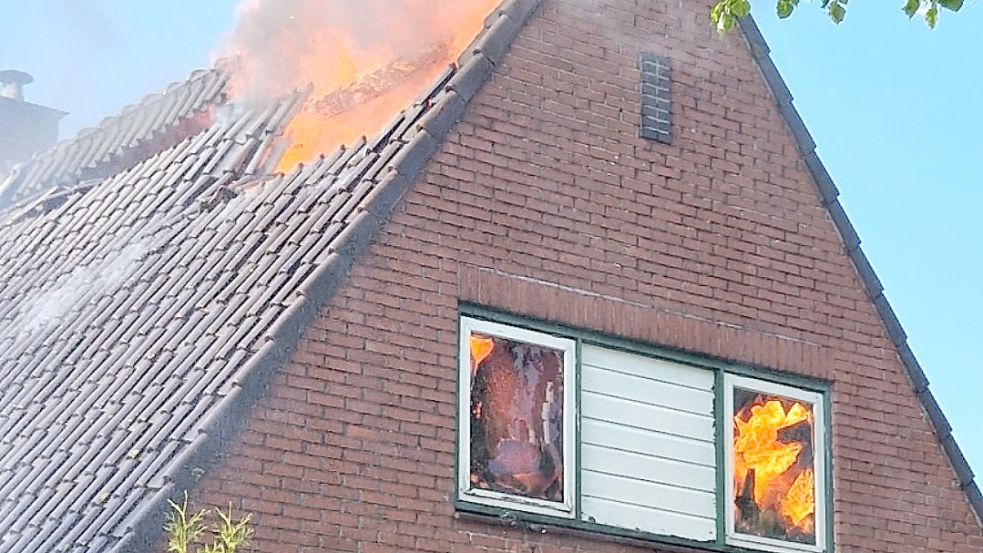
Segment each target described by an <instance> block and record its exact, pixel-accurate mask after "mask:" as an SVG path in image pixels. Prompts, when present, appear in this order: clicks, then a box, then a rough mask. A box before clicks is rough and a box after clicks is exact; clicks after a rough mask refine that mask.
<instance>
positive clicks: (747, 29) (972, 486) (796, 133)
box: [740, 16, 983, 525]
mask: <svg viewBox="0 0 983 553" xmlns="http://www.w3.org/2000/svg"><path fill="white" fill-rule="evenodd" d="M740 28H741V32H742V33H743V35H744V38H745V40H747V42H748V46H749V49H750V51H751V55H752V57H753V58H754V60H755V61H756V62H757V64H758V67H759V68H760V69H761V73H762V75H763V76H764V78H765V81H766V82H767V83H768V87H769V89H771V93H772V95H773V96H774V97H775V101H776V102H777V103H778V108H779V112H780V113H781V114H782V117H783V118H784V119H785V122H786V124H787V125H788V127H789V130H790V131H791V133H792V137H793V139H794V140H795V144H796V146H797V147H798V149H799V150H800V151H801V152H802V155H803V156H805V164H806V167H807V168H808V170H809V172H810V173H811V175H812V177H813V180H814V182H815V184H816V187H817V189H818V191H819V195H820V197H821V198H822V200H823V205H824V206H825V207H826V209H827V210H828V211H829V214H830V218H831V219H832V220H833V223H834V224H835V226H836V229H837V230H838V231H839V233H840V235H841V237H842V238H843V242H844V245H845V246H846V250H847V254H848V255H849V257H850V260H851V261H852V262H853V265H854V267H855V268H856V270H857V274H858V275H859V276H860V280H861V282H862V283H863V285H864V289H865V291H866V292H867V295H868V297H869V298H870V300H871V301H872V302H873V303H874V306H875V308H876V310H877V313H878V315H880V317H881V321H882V323H883V324H884V327H885V329H886V330H887V333H888V336H889V337H890V338H891V341H892V342H893V343H894V346H895V349H896V351H897V353H898V357H899V358H900V360H901V362H902V364H903V365H904V367H905V369H906V371H907V373H908V376H909V378H910V379H911V382H912V386H913V387H914V390H915V393H916V395H917V397H918V399H919V401H920V402H921V404H922V408H923V409H924V410H925V413H926V415H927V417H928V420H929V422H930V423H931V425H932V428H933V430H934V431H935V434H936V436H937V437H938V439H939V442H940V445H941V447H942V450H943V451H944V452H945V454H946V456H947V457H948V458H949V462H950V463H951V464H952V468H953V470H954V471H955V474H956V478H957V480H958V482H959V485H960V487H961V488H962V490H963V491H964V492H965V493H966V497H967V499H968V500H969V504H970V506H971V507H972V509H973V511H974V512H975V514H976V517H977V519H978V521H979V522H980V524H981V525H983V494H981V493H980V488H979V485H978V484H977V483H976V481H975V480H974V477H973V470H972V468H971V467H970V466H969V463H968V462H967V461H966V458H965V457H964V456H963V453H962V451H961V450H960V448H959V445H958V444H957V443H956V440H955V437H954V436H953V435H952V426H951V425H950V424H949V421H948V420H947V419H946V416H945V414H944V413H943V412H942V409H941V408H940V407H939V404H938V402H937V401H936V399H935V396H934V395H933V394H932V392H931V390H929V385H928V379H927V378H926V377H925V373H924V371H922V368H921V365H920V364H919V363H918V361H917V360H916V359H915V356H914V354H913V353H912V351H911V347H910V346H909V345H908V339H907V335H906V334H905V332H904V329H903V328H902V326H901V322H900V321H899V320H898V318H897V316H896V315H895V314H894V309H893V308H891V304H890V303H889V302H888V299H887V296H885V295H884V288H883V286H882V285H881V281H880V279H878V278H877V275H876V274H875V272H874V269H873V267H871V265H870V262H869V261H868V260H867V256H866V255H865V254H864V252H863V249H862V248H861V247H860V237H859V236H858V235H857V231H856V230H855V229H854V227H853V224H852V223H850V220H849V218H848V217H847V215H846V212H845V211H844V210H843V206H842V205H841V204H840V201H839V200H838V196H839V191H838V190H837V189H836V185H835V184H834V183H833V179H832V178H831V177H830V175H829V172H828V171H827V170H826V167H825V166H824V165H823V162H822V160H820V159H819V156H818V155H817V154H816V143H815V141H814V140H813V138H812V135H811V134H810V133H809V130H808V129H807V128H806V126H805V123H804V122H803V121H802V117H801V116H800V115H799V112H798V110H796V109H795V106H794V105H793V103H792V94H791V92H789V88H788V85H787V84H786V83H785V80H784V79H783V78H782V76H781V73H779V71H778V68H777V67H776V66H775V63H774V62H773V61H772V59H771V56H770V55H769V53H770V52H771V49H770V48H769V47H768V44H767V42H766V41H765V38H764V35H762V34H761V30H760V29H759V28H758V25H757V24H756V23H755V22H754V19H753V18H752V17H751V16H748V17H746V18H743V19H741V20H740Z"/></svg>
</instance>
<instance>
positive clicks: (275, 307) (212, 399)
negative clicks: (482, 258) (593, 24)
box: [0, 0, 539, 553]
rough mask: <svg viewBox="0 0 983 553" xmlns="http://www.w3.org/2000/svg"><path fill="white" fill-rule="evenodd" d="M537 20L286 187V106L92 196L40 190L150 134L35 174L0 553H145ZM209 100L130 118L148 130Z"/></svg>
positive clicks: (502, 23)
mask: <svg viewBox="0 0 983 553" xmlns="http://www.w3.org/2000/svg"><path fill="white" fill-rule="evenodd" d="M538 3H539V1H538V0H509V1H507V2H505V3H504V4H503V5H502V7H500V9H499V10H496V11H495V12H494V13H493V14H492V15H491V16H489V19H488V20H487V21H486V30H485V31H484V32H483V33H482V34H481V35H479V37H478V38H477V39H476V40H475V42H474V43H473V45H472V48H469V49H468V51H467V52H465V54H463V55H462V56H461V58H460V59H459V64H460V67H459V68H458V67H451V68H449V69H448V70H447V71H446V72H445V73H444V74H443V75H442V77H441V78H440V79H439V81H438V82H436V83H435V84H434V85H433V87H432V88H431V89H430V90H429V91H428V92H427V93H426V94H424V95H423V96H422V97H421V98H420V99H419V100H418V101H417V102H416V103H415V104H414V105H413V106H411V107H410V108H408V109H407V110H406V111H405V112H403V113H402V114H400V115H399V116H398V117H397V118H396V119H395V120H394V121H392V122H391V124H390V125H388V126H387V128H386V129H385V130H384V131H383V132H382V133H381V134H380V135H379V136H378V137H377V138H376V139H374V140H372V141H371V142H366V141H364V140H363V141H361V142H359V143H357V144H355V145H354V146H352V147H351V148H349V149H347V150H344V149H343V150H341V151H339V152H337V153H336V154H334V155H333V156H331V157H329V158H325V159H320V160H318V161H316V162H314V163H311V164H310V165H308V166H305V167H301V168H298V169H297V170H296V171H294V172H293V173H291V174H289V175H279V174H271V173H269V167H268V165H272V164H273V163H275V160H271V159H267V157H268V152H269V151H270V148H269V146H270V144H271V143H272V142H273V140H274V139H275V137H276V136H278V135H279V134H280V133H281V132H282V130H283V127H284V125H285V123H286V121H287V120H288V119H289V116H290V114H291V112H292V111H293V110H294V108H295V107H296V106H297V105H298V102H299V101H300V98H301V97H302V96H303V93H301V92H298V93H296V94H294V95H292V96H290V97H288V98H284V99H282V100H280V101H278V102H275V103H272V104H270V105H268V106H265V107H261V108H255V109H252V110H249V111H244V112H237V111H236V108H235V106H231V105H229V106H224V107H222V108H220V112H219V113H217V114H216V117H214V118H212V120H213V121H214V122H212V123H210V125H209V126H208V127H207V128H206V129H205V130H204V131H202V132H199V133H197V134H194V135H193V136H190V137H188V138H186V139H184V140H183V141H181V142H180V143H178V144H176V145H174V146H172V147H170V148H168V149H166V150H164V151H162V152H160V153H157V154H156V155H153V156H151V157H149V158H148V159H145V160H143V161H141V162H139V163H137V164H135V165H133V166H132V167H129V168H128V169H126V170H124V171H122V172H117V173H115V174H113V175H111V176H109V177H108V178H97V179H92V180H87V181H83V182H80V183H78V184H76V185H73V186H71V187H53V186H51V183H55V182H57V181H58V180H59V179H61V178H78V175H79V170H80V168H82V167H98V166H99V163H98V162H96V163H95V165H93V163H92V162H91V160H99V159H103V157H104V154H100V155H94V154H90V153H89V150H90V149H92V150H98V151H101V152H109V151H115V152H119V151H121V149H125V148H126V147H129V146H128V145H132V144H134V140H136V139H135V138H133V137H131V135H134V136H136V135H141V136H151V135H153V134H154V133H155V132H156V131H155V130H154V127H153V126H145V125H143V124H135V123H134V124H133V125H132V128H133V129H137V131H134V132H129V131H127V132H125V133H124V132H123V131H122V130H120V131H119V134H120V136H122V135H124V134H125V135H126V136H127V137H129V138H118V137H115V135H114V137H113V138H104V139H102V140H101V142H99V141H95V142H92V141H88V140H89V139H87V138H86V136H89V135H86V136H83V137H81V138H80V139H79V140H78V141H76V142H71V143H63V144H60V145H59V146H58V147H57V148H56V150H57V151H53V152H48V153H47V154H43V155H42V156H39V157H38V159H37V160H36V161H35V163H36V164H39V165H38V166H39V167H40V166H42V165H43V166H45V167H49V166H48V165H45V164H46V163H48V162H44V161H40V160H45V159H54V158H57V159H60V160H61V161H60V162H58V163H54V162H51V163H52V165H51V166H50V167H49V168H48V169H46V171H48V173H45V175H48V176H40V177H30V178H29V179H28V181H29V182H31V183H41V184H42V185H41V186H40V188H39V191H40V195H39V196H37V197H35V198H34V199H33V200H32V201H30V202H28V203H26V204H25V203H22V204H19V205H18V206H16V207H15V208H12V209H8V210H7V211H6V212H5V213H3V214H0V282H2V283H3V287H2V288H0V550H2V551H4V552H9V553H21V552H24V553H27V552H31V553H34V552H37V551H46V552H47V551H86V552H100V551H134V552H136V551H141V552H145V551H149V550H151V549H150V548H151V546H152V545H154V544H156V543H157V542H156V541H155V540H156V539H157V538H158V537H159V536H160V529H161V524H162V521H163V516H164V510H165V501H164V500H165V499H166V498H169V497H176V496H177V495H178V493H179V491H180V490H183V489H187V488H188V487H190V486H191V485H192V484H193V482H194V479H195V471H196V469H197V467H201V466H205V465H206V464H207V462H208V461H209V460H210V459H211V458H212V457H213V456H214V454H215V452H216V451H217V450H218V449H219V448H220V447H221V445H222V444H223V443H224V440H225V439H226V438H227V437H228V436H229V435H231V432H232V431H233V430H234V429H235V427H236V423H237V421H239V420H241V419H242V418H244V410H245V409H247V408H248V407H249V406H250V405H251V404H252V402H253V400H254V399H255V398H256V397H258V396H259V395H260V394H261V393H262V390H263V389H264V387H265V384H266V383H267V382H268V379H269V378H270V376H271V375H272V373H273V372H275V371H276V370H277V369H278V368H279V367H280V366H282V364H283V363H284V362H285V361H286V360H287V358H288V356H289V355H290V352H291V351H292V349H293V348H294V347H295V346H296V343H297V341H298V340H299V337H300V335H301V332H302V331H303V329H304V328H305V327H306V326H307V324H308V323H309V322H310V321H311V320H313V318H314V317H315V316H316V314H317V312H318V309H319V308H320V306H321V304H322V303H323V302H324V301H325V300H326V299H327V298H328V297H330V295H331V293H332V292H333V291H334V290H335V288H336V287H337V286H338V285H339V284H340V282H341V280H342V278H343V277H344V275H345V274H346V273H347V271H348V269H349V267H350V266H351V264H352V262H353V261H354V259H355V257H356V256H357V255H358V254H359V253H360V252H361V251H363V250H364V249H365V248H366V247H367V245H368V242H369V241H370V240H371V237H372V236H373V235H374V233H375V231H376V230H377V229H378V228H379V227H380V226H381V224H382V222H383V221H384V220H385V219H386V218H387V217H388V214H389V212H390V210H391V209H392V207H393V205H394V204H395V202H396V201H397V200H398V198H399V197H400V196H401V195H402V193H403V192H404V191H405V190H406V188H407V187H408V186H409V184H410V183H411V182H412V180H413V179H414V178H415V176H416V174H417V173H418V172H419V171H420V170H421V169H422V167H423V165H424V164H425V163H426V161H427V160H428V159H429V157H430V155H431V154H432V153H433V152H434V151H435V150H436V148H437V146H438V144H439V142H440V140H441V138H442V137H443V135H444V133H445V132H446V131H447V129H449V128H450V126H451V125H452V124H453V123H454V122H455V121H456V120H457V119H458V118H459V117H460V115H461V114H462V112H463V110H464V107H465V105H466V104H467V102H468V101H469V100H470V98H471V97H472V96H473V95H474V93H475V92H476V91H477V89H478V88H479V87H480V86H481V84H482V83H483V82H484V80H485V79H486V78H487V77H488V75H490V74H491V71H492V68H493V67H494V65H495V63H497V62H498V61H499V60H500V59H501V57H502V56H503V55H504V53H505V50H506V49H507V46H508V44H509V43H510V42H511V40H512V39H513V38H514V36H515V35H516V34H517V33H518V31H519V29H520V28H521V26H522V25H523V23H524V22H525V21H526V19H527V18H528V17H529V16H530V15H531V13H532V12H533V10H535V8H536V7H537V6H538ZM202 75H204V77H202ZM208 75H212V76H208ZM195 78H196V77H193V78H192V81H193V80H194V79H195ZM197 78H204V79H205V80H207V81H208V82H210V83H213V84H214V83H217V82H218V81H215V80H212V79H214V78H217V77H214V74H210V73H204V74H200V75H199V76H198V77H197ZM205 88H208V89H209V90H210V89H211V87H210V86H209V87H205V86H202V87H201V90H204V89H205ZM210 94H211V93H196V94H192V95H189V96H188V97H187V98H186V99H185V100H186V101H185V103H182V107H181V108H174V104H171V103H169V102H164V103H161V102H156V101H154V99H151V100H150V101H148V102H145V103H143V104H141V105H138V106H136V107H134V108H132V109H130V110H129V111H128V112H127V114H126V116H125V117H127V118H129V119H128V120H131V121H150V120H153V121H158V122H159V123H155V125H157V124H164V123H163V122H166V121H174V120H175V119H174V118H173V117H172V116H171V115H169V114H170V113H171V112H172V111H173V110H176V111H175V113H185V114H187V113H192V112H193V111H194V110H197V109H200V105H201V104H200V102H199V101H198V100H195V99H194V98H198V99H201V98H205V100H202V102H206V103H207V102H209V101H211V100H209V99H208V98H213V96H210ZM185 104H187V105H188V106H191V107H188V108H185V107H184V106H185ZM189 110H190V111H189ZM165 111H166V112H167V114H165V113H164V112H165ZM122 117H124V116H121V118H122ZM120 125H122V123H120ZM112 126H113V125H108V126H107V125H104V126H103V127H100V130H99V131H97V132H99V133H104V135H105V136H106V137H108V136H109V135H110V134H111V132H110V130H109V129H110V127H112ZM121 128H122V127H121ZM134 133H135V134H134ZM96 142H99V143H100V144H102V146H99V147H98V148H96V147H94V146H91V144H95V143H96ZM137 142H138V140H137ZM68 152H75V153H74V154H69V153H68ZM79 160H83V161H79ZM85 160H89V161H85ZM33 170H35V169H32V171H33ZM36 171H39V172H40V171H41V170H40V169H36ZM33 174H34V173H30V172H29V173H28V175H33ZM39 174H40V173H39ZM25 182H26V181H25ZM32 186H33V185H32Z"/></svg>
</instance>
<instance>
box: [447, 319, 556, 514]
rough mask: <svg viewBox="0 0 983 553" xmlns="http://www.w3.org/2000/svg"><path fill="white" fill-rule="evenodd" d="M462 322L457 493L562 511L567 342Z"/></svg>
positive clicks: (506, 328)
mask: <svg viewBox="0 0 983 553" xmlns="http://www.w3.org/2000/svg"><path fill="white" fill-rule="evenodd" d="M462 327H463V329H462V330H463V332H462V333H461V334H462V342H463V343H462V375H461V376H462V378H461V381H462V382H461V384H462V390H461V391H462V395H461V397H462V400H465V398H466V403H465V401H462V403H465V404H464V405H462V413H461V422H462V423H464V426H465V428H466V432H462V443H461V457H462V459H461V461H462V462H461V471H462V475H461V476H462V477H461V490H460V491H461V492H462V496H463V497H464V498H466V499H477V500H478V501H479V502H485V503H490V504H494V505H500V504H502V503H509V502H512V503H517V504H521V505H524V506H525V508H526V509H527V510H533V511H535V510H537V509H536V508H537V507H539V508H543V509H549V510H553V511H555V510H562V511H569V510H570V506H571V505H572V498H571V487H572V482H571V481H572V472H571V471H572V468H573V462H572V456H573V448H572V441H573V440H572V436H571V435H570V432H571V431H572V428H573V424H572V413H571V410H572V405H568V402H570V403H572V401H571V398H572V391H573V383H572V382H571V381H570V378H571V375H572V374H573V371H572V365H573V354H574V350H573V342H572V341H570V340H566V339H562V338H557V337H554V336H550V335H547V334H543V333H538V332H533V331H530V330H526V329H518V328H513V327H509V326H505V325H500V324H496V323H490V322H486V321H479V320H472V319H462ZM465 371H466V372H465ZM464 407H466V412H463V408H464Z"/></svg>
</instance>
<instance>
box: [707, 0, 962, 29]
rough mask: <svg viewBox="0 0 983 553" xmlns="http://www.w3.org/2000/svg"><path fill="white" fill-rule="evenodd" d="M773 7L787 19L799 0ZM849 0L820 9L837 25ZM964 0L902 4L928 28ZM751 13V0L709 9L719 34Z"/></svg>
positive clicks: (723, 0) (729, 0) (832, 0)
mask: <svg viewBox="0 0 983 553" xmlns="http://www.w3.org/2000/svg"><path fill="white" fill-rule="evenodd" d="M776 2H777V4H776V6H775V10H776V12H777V13H778V17H779V18H781V19H786V18H788V17H790V16H791V15H792V13H793V12H795V8H797V7H798V5H799V0H776ZM848 3H849V0H822V2H821V6H822V9H823V10H825V11H826V14H827V15H828V16H829V18H830V19H831V20H832V21H833V23H836V24H837V25H839V24H840V23H842V22H843V20H844V19H846V7H847V4H848ZM964 3H965V0H904V6H903V7H902V8H901V9H902V11H904V13H905V15H907V16H908V18H909V19H910V18H913V17H915V16H916V15H922V16H923V17H924V18H925V23H926V24H928V26H929V27H930V28H933V29H934V28H935V26H936V25H937V24H938V22H939V15H940V12H941V10H942V8H944V9H946V10H949V11H951V12H957V11H959V10H960V9H962V7H963V4H964ZM750 13H751V0H717V3H716V4H714V5H713V8H712V9H711V10H710V21H711V22H713V25H714V27H716V28H717V31H718V32H719V33H720V34H727V33H729V32H730V31H731V30H732V29H733V28H734V25H736V24H737V20H738V19H740V18H742V17H747V16H748V14H750Z"/></svg>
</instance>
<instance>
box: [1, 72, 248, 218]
mask: <svg viewBox="0 0 983 553" xmlns="http://www.w3.org/2000/svg"><path fill="white" fill-rule="evenodd" d="M227 82H228V73H227V72H226V71H224V70H221V69H207V70H200V71H196V72H195V73H193V74H192V75H191V77H190V78H188V80H186V81H182V82H177V83H174V84H172V85H171V86H169V87H168V88H167V90H165V91H164V92H162V93H160V94H151V95H148V96H146V97H145V98H144V99H143V100H142V101H141V102H140V103H139V104H135V105H132V106H128V107H126V108H124V109H123V110H122V111H121V112H120V113H119V115H114V116H112V117H107V118H106V119H104V120H103V121H102V122H100V123H99V125H98V126H96V127H93V128H89V129H83V130H82V131H81V132H80V133H79V135H78V136H77V137H76V138H74V139H72V140H66V141H63V142H60V143H58V144H56V145H55V146H54V147H53V148H51V149H50V150H47V151H45V152H42V153H39V154H38V155H36V156H35V157H34V159H32V160H31V161H30V162H28V163H26V164H24V165H23V166H22V167H21V168H20V169H19V170H18V171H17V172H16V173H15V174H14V176H13V178H12V179H11V180H9V181H6V180H5V179H2V178H0V209H2V208H3V207H4V206H5V205H9V204H11V203H14V202H18V201H21V200H24V199H25V198H30V197H32V196H36V195H38V194H41V193H43V192H45V191H48V190H50V189H52V188H54V187H56V186H70V185H72V184H74V183H75V182H76V181H78V180H80V179H92V178H104V177H108V176H110V175H113V174H116V173H118V172H120V171H121V170H124V169H127V168H129V167H132V166H133V165H135V164H136V163H138V162H139V161H142V160H144V159H146V158H148V157H150V156H151V155H153V154H155V153H158V152H160V151H162V150H165V149H167V148H170V147H172V146H174V145H175V144H177V143H178V142H180V141H181V140H182V139H184V138H186V137H188V136H189V135H191V134H194V133H196V132H198V131H200V130H202V128H204V127H205V126H207V124H208V121H207V118H205V117H201V116H203V115H206V114H207V112H208V110H209V108H212V107H214V106H215V105H216V104H219V103H221V102H222V101H223V100H224V98H225V86H226V83H227Z"/></svg>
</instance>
